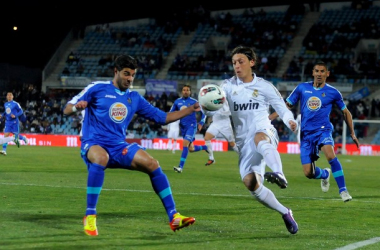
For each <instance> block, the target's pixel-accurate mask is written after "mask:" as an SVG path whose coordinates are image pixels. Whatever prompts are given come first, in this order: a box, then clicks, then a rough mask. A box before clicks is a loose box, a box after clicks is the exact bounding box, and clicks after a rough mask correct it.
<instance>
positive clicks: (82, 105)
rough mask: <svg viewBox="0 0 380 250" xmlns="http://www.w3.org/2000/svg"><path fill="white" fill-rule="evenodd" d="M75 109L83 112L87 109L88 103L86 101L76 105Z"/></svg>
mask: <svg viewBox="0 0 380 250" xmlns="http://www.w3.org/2000/svg"><path fill="white" fill-rule="evenodd" d="M75 107H76V108H77V110H79V111H81V110H83V109H85V108H86V107H87V102H86V101H79V102H77V103H76V104H75Z"/></svg>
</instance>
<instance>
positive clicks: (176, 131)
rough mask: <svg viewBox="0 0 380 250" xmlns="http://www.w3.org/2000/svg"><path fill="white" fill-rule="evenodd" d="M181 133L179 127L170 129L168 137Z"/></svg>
mask: <svg viewBox="0 0 380 250" xmlns="http://www.w3.org/2000/svg"><path fill="white" fill-rule="evenodd" d="M178 135H179V129H170V130H169V131H168V138H177V137H178Z"/></svg>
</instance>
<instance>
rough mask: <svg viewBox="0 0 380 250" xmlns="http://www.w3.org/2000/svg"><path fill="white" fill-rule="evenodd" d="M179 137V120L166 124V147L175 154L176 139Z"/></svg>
mask: <svg viewBox="0 0 380 250" xmlns="http://www.w3.org/2000/svg"><path fill="white" fill-rule="evenodd" d="M178 135H179V120H177V121H175V122H172V123H169V124H168V145H167V147H168V148H167V149H168V150H171V151H172V153H173V154H174V153H175V150H176V148H177V137H178Z"/></svg>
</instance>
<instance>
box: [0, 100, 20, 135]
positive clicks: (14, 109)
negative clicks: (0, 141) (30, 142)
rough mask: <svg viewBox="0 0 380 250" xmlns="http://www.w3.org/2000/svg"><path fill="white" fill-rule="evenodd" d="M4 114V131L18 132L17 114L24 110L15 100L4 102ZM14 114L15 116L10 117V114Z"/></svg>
mask: <svg viewBox="0 0 380 250" xmlns="http://www.w3.org/2000/svg"><path fill="white" fill-rule="evenodd" d="M4 109H5V112H4V114H3V115H4V116H5V128H4V132H18V131H19V120H18V119H19V116H21V115H22V114H23V113H24V112H23V111H22V108H21V106H20V104H19V103H18V102H16V101H10V102H6V103H5V104H4ZM12 114H13V115H14V116H15V118H12V116H11V115H12Z"/></svg>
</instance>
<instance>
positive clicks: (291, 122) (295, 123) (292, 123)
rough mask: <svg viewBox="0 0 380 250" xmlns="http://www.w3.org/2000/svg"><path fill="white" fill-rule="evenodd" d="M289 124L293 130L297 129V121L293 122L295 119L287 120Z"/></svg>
mask: <svg viewBox="0 0 380 250" xmlns="http://www.w3.org/2000/svg"><path fill="white" fill-rule="evenodd" d="M289 125H290V129H291V130H292V131H293V132H295V131H297V126H298V124H297V122H295V121H293V120H290V121H289Z"/></svg>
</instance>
